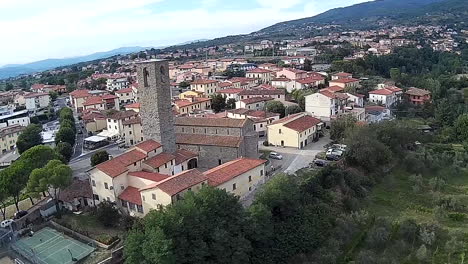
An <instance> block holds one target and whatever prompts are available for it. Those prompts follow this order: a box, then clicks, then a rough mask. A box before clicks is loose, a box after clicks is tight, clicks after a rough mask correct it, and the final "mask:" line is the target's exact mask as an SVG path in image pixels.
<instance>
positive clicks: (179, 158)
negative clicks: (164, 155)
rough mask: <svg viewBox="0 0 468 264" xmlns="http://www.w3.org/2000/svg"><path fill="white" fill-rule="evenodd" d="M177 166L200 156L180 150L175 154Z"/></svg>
mask: <svg viewBox="0 0 468 264" xmlns="http://www.w3.org/2000/svg"><path fill="white" fill-rule="evenodd" d="M174 155H175V161H176V164H181V163H182V162H184V161H187V160H190V159H193V158H196V157H198V154H197V153H195V152H192V151H189V150H185V149H178V150H177V151H176V152H175V153H174Z"/></svg>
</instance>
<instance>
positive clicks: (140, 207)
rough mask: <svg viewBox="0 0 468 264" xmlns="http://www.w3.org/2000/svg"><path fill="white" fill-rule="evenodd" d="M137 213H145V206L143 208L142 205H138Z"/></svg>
mask: <svg viewBox="0 0 468 264" xmlns="http://www.w3.org/2000/svg"><path fill="white" fill-rule="evenodd" d="M137 211H138V212H139V213H143V206H141V205H139V204H138V205H137Z"/></svg>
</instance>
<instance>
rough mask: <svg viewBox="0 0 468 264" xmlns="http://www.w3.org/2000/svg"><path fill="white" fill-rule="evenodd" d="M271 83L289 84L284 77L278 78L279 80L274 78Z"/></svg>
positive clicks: (287, 79)
mask: <svg viewBox="0 0 468 264" xmlns="http://www.w3.org/2000/svg"><path fill="white" fill-rule="evenodd" d="M272 81H273V82H289V81H291V80H290V79H289V78H286V77H279V78H274V79H273V80H272Z"/></svg>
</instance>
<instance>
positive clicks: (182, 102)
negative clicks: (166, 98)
mask: <svg viewBox="0 0 468 264" xmlns="http://www.w3.org/2000/svg"><path fill="white" fill-rule="evenodd" d="M208 101H211V98H203V97H195V98H193V102H191V101H190V100H187V99H177V100H174V104H176V105H177V107H185V106H190V105H194V104H199V103H203V102H208Z"/></svg>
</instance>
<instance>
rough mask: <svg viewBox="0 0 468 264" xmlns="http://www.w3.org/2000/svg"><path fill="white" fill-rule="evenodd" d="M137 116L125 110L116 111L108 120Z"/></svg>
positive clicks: (133, 112) (131, 111) (135, 113)
mask: <svg viewBox="0 0 468 264" xmlns="http://www.w3.org/2000/svg"><path fill="white" fill-rule="evenodd" d="M137 115H138V113H137V112H135V111H133V110H126V111H118V112H116V113H113V114H111V115H109V116H108V118H110V119H114V120H122V119H126V118H129V117H133V116H137Z"/></svg>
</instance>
